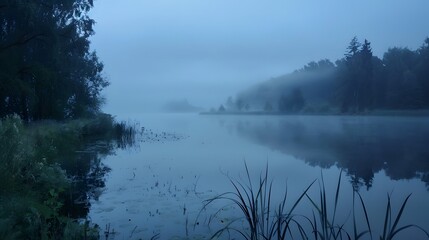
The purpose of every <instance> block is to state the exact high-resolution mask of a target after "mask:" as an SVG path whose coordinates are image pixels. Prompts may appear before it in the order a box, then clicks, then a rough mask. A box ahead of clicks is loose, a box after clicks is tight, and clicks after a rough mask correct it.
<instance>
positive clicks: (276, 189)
mask: <svg viewBox="0 0 429 240" xmlns="http://www.w3.org/2000/svg"><path fill="white" fill-rule="evenodd" d="M125 119H131V120H135V121H138V122H140V124H141V126H143V127H144V131H143V134H142V136H141V137H140V138H139V140H138V144H136V146H134V147H132V148H128V149H116V150H115V153H114V154H113V155H108V156H105V157H104V158H103V160H102V161H103V164H104V165H105V166H107V167H108V168H110V169H111V170H110V171H109V172H108V173H107V174H106V175H104V184H105V186H104V187H103V188H100V189H99V190H98V191H99V192H98V193H97V194H96V195H97V197H93V198H91V202H90V205H91V207H90V209H89V214H88V216H89V218H90V219H91V220H92V222H94V223H96V224H98V225H99V226H100V230H101V236H102V238H105V237H106V236H105V232H107V231H106V229H107V230H108V232H109V233H108V234H107V237H108V239H150V238H151V237H152V236H156V235H157V234H159V235H158V237H159V239H185V238H189V239H204V238H207V239H208V238H210V236H211V234H213V233H214V232H216V230H218V229H219V228H220V227H222V226H225V224H228V223H229V222H230V221H232V220H233V219H236V218H240V217H242V215H241V214H240V213H239V210H238V209H237V207H235V206H234V205H227V206H224V205H225V204H227V203H225V202H219V203H214V204H212V205H209V206H208V208H207V209H206V210H205V211H201V209H202V207H203V201H204V200H207V199H210V198H212V197H214V196H216V195H218V194H221V193H224V192H228V191H233V186H232V185H231V183H230V182H229V178H228V177H230V178H233V179H235V180H237V181H239V182H243V183H245V182H246V179H247V178H246V172H245V167H244V163H245V162H246V164H247V166H248V168H249V172H250V176H251V178H252V181H254V183H255V184H256V183H257V181H259V177H260V174H261V172H264V171H265V169H266V167H267V166H268V175H269V179H270V180H273V190H272V195H273V196H272V198H273V202H274V203H275V204H277V202H276V201H279V200H280V198H281V197H283V195H284V192H285V188H286V187H287V191H288V197H287V199H288V200H287V204H286V206H287V207H291V206H292V205H293V202H294V201H295V200H296V199H297V198H298V197H299V196H300V194H302V193H303V191H304V190H305V189H306V188H307V187H308V186H309V185H310V184H311V183H312V182H313V181H314V180H316V182H315V183H314V184H313V185H312V187H311V188H310V190H309V192H308V195H309V196H310V197H314V199H316V200H318V197H319V195H318V194H319V192H320V188H321V185H322V181H321V179H322V175H323V180H324V186H325V188H326V191H327V199H328V209H331V210H333V205H334V201H335V191H336V187H337V181H338V179H339V175H340V174H342V178H341V185H340V196H339V204H338V209H337V213H336V214H337V219H338V220H336V222H337V223H338V224H340V223H344V222H346V226H352V225H350V224H351V223H352V217H351V212H352V207H351V206H352V202H353V189H357V190H358V191H359V192H360V194H361V195H362V197H363V199H364V201H365V204H366V208H367V211H368V214H369V220H370V223H371V226H372V228H373V236H374V238H376V239H377V238H378V236H379V235H380V234H381V230H382V225H383V221H384V214H385V209H386V205H387V198H388V195H389V194H390V196H391V197H392V204H393V214H394V215H393V218H395V216H396V214H397V212H398V211H399V208H400V204H401V203H402V201H403V200H404V199H405V198H406V196H407V195H408V194H410V193H412V195H411V198H410V200H409V201H408V203H407V206H406V208H405V213H404V215H403V217H402V218H401V221H400V223H399V224H400V225H401V226H402V225H406V224H418V225H419V226H421V227H423V228H425V229H429V217H428V215H429V192H428V189H429V147H428V143H429V118H423V117H415V118H408V117H338V116H228V115H221V116H220V115H198V114H147V115H139V116H131V117H129V118H125ZM357 206H358V207H356V211H357V212H358V213H356V214H357V219H358V227H359V230H360V231H364V230H366V228H365V227H366V225H365V224H366V223H365V222H364V217H363V212H362V209H361V207H360V205H357ZM218 210H219V211H218ZM296 211H297V212H296V213H299V214H304V215H306V216H308V217H311V216H312V212H313V211H314V208H313V207H312V205H311V203H310V201H309V200H308V199H307V198H304V199H303V200H302V201H301V202H300V204H299V206H298V208H297V209H296ZM329 211H330V210H328V212H329ZM332 212H333V211H331V212H330V213H329V214H332ZM214 213H218V215H217V216H216V217H211V216H212V214H214ZM197 216H198V218H197ZM360 220H362V221H360ZM209 222H210V223H211V227H209V226H208V223H209ZM236 226H238V227H239V228H243V229H244V228H245V226H244V225H243V223H242V222H241V221H238V222H237V223H236ZM366 236H367V237H369V235H366ZM227 237H228V236H227V235H225V236H224V237H223V238H227ZM402 238H410V239H426V236H425V235H424V234H422V233H421V232H419V231H416V230H412V229H411V230H409V231H404V232H402V233H400V234H399V235H398V238H397V239H402Z"/></svg>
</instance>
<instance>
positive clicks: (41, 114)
mask: <svg viewBox="0 0 429 240" xmlns="http://www.w3.org/2000/svg"><path fill="white" fill-rule="evenodd" d="M92 7H93V1H92V0H74V1H68V0H60V1H53V0H49V1H36V0H30V1H27V0H25V1H24V0H4V1H2V2H1V4H0V31H1V34H0V117H4V116H6V115H9V114H14V113H15V114H18V115H20V116H21V117H22V119H23V120H24V121H29V120H38V119H48V118H49V119H66V118H77V117H82V116H90V115H92V114H94V113H96V112H97V111H98V109H99V107H100V104H101V103H102V98H101V97H100V91H101V90H102V89H103V88H104V87H106V86H107V85H108V82H107V81H106V80H105V78H104V77H103V76H102V70H103V64H102V63H101V62H100V61H99V60H98V58H97V55H96V53H95V52H91V50H90V48H89V44H90V41H89V37H90V36H91V35H92V34H94V31H93V29H92V27H93V25H94V20H92V19H91V18H90V17H89V16H88V11H89V10H90V9H91V8H92Z"/></svg>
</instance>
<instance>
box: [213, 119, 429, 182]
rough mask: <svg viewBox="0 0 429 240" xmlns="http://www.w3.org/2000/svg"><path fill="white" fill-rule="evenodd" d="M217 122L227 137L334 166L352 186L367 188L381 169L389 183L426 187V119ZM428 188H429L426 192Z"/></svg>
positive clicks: (314, 163) (428, 138) (428, 154)
mask: <svg viewBox="0 0 429 240" xmlns="http://www.w3.org/2000/svg"><path fill="white" fill-rule="evenodd" d="M228 120H229V121H228V122H225V119H222V120H221V121H220V122H219V124H220V125H221V126H225V127H226V128H227V129H228V132H233V131H232V130H231V129H235V131H236V132H237V134H238V135H239V136H242V137H245V138H248V139H250V140H251V141H254V142H256V143H258V144H261V145H265V146H268V147H270V148H272V149H275V150H278V151H281V152H283V153H285V154H288V155H292V156H294V157H296V158H299V159H302V160H304V161H305V162H306V163H308V164H309V165H312V166H320V167H322V168H329V167H331V166H333V165H337V166H338V167H340V168H343V169H345V170H346V171H347V173H348V174H349V175H350V177H351V181H352V184H353V186H354V187H356V188H358V187H360V186H361V185H365V186H366V187H367V188H370V187H371V186H372V181H373V179H374V174H375V173H377V172H379V171H381V170H384V171H385V172H386V175H387V176H389V177H390V178H391V179H394V180H398V179H411V178H420V179H421V180H422V181H424V182H425V183H426V186H428V187H429V148H428V147H427V143H428V142H429V124H428V119H427V118H405V117H397V118H394V117H333V116H323V117H316V116H282V117H279V116H275V117H252V118H251V117H249V118H240V119H234V120H233V119H228ZM428 189H429V188H428Z"/></svg>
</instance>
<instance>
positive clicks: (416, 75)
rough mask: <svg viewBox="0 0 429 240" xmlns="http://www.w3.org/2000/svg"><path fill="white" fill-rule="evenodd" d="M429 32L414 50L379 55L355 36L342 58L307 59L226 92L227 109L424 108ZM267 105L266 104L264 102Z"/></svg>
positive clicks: (426, 102)
mask: <svg viewBox="0 0 429 240" xmlns="http://www.w3.org/2000/svg"><path fill="white" fill-rule="evenodd" d="M428 69H429V38H427V39H426V40H425V41H424V43H423V45H422V46H421V47H420V48H419V49H417V50H414V51H413V50H410V49H408V48H398V47H394V48H390V49H389V50H388V51H387V52H386V53H384V55H383V58H382V59H380V58H378V57H377V56H374V55H373V53H372V49H371V43H370V42H369V41H368V40H365V41H364V43H362V44H361V43H360V42H359V41H358V39H357V38H356V37H355V38H353V39H352V40H351V42H350V44H349V46H348V47H347V52H346V54H345V56H344V57H343V58H342V59H339V60H337V61H335V63H333V62H331V61H330V60H328V59H324V60H320V61H318V62H310V63H308V64H307V65H305V66H304V67H303V68H302V69H299V70H297V71H295V72H293V73H291V74H288V75H284V76H280V77H277V78H273V79H270V80H268V81H265V82H263V83H261V84H258V85H256V86H253V87H251V88H249V89H247V90H245V91H242V92H240V93H239V94H238V95H237V97H236V99H235V101H234V100H233V99H232V98H231V97H229V98H228V99H227V101H226V104H225V106H226V107H227V108H226V111H227V112H230V113H239V112H242V111H243V110H245V109H244V108H243V106H246V105H250V106H252V111H253V112H261V113H270V112H273V111H274V112H277V113H280V114H284V113H304V114H305V113H308V114H321V113H322V114H338V113H341V114H362V113H371V112H377V111H386V110H388V111H403V110H419V109H420V110H421V109H429V94H428V93H429V80H428V79H429V70H428ZM270 105H271V106H272V108H271V107H269V106H270Z"/></svg>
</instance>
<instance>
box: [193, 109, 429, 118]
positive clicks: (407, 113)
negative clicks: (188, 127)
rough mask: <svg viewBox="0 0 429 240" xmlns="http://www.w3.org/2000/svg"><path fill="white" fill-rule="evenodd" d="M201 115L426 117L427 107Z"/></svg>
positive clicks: (234, 112) (240, 112)
mask: <svg viewBox="0 0 429 240" xmlns="http://www.w3.org/2000/svg"><path fill="white" fill-rule="evenodd" d="M200 114H201V115H258V116H259V115H260V116H362V117H364V116H392V117H428V116H429V109H424V110H374V111H369V112H363V113H335V112H300V113H285V112H278V111H271V112H267V111H224V112H219V111H216V112H200Z"/></svg>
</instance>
